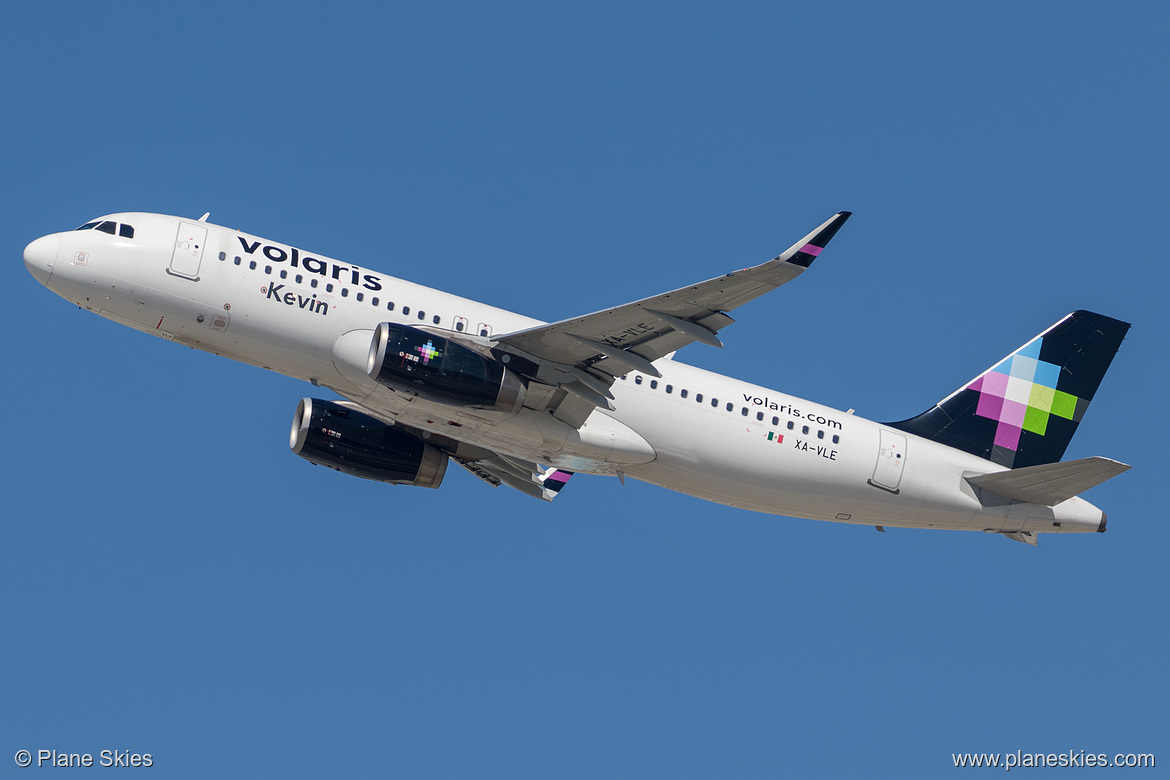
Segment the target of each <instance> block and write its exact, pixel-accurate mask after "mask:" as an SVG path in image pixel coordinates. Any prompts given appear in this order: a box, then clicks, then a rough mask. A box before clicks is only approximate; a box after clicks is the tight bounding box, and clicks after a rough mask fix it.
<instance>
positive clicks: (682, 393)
mask: <svg viewBox="0 0 1170 780" xmlns="http://www.w3.org/2000/svg"><path fill="white" fill-rule="evenodd" d="M678 395H679V398H686V397H687V389H686V388H685V387H684V388H683V389H682V390H679V391H678Z"/></svg>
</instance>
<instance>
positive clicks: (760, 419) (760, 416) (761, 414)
mask: <svg viewBox="0 0 1170 780" xmlns="http://www.w3.org/2000/svg"><path fill="white" fill-rule="evenodd" d="M756 419H757V420H759V421H760V422H763V421H764V413H763V412H756Z"/></svg>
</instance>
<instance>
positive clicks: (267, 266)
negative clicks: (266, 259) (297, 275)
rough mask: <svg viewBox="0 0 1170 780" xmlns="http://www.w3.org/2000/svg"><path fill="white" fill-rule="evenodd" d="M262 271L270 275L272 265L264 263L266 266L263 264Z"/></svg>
mask: <svg viewBox="0 0 1170 780" xmlns="http://www.w3.org/2000/svg"><path fill="white" fill-rule="evenodd" d="M264 273H266V274H268V275H269V276H271V275H272V266H270V265H266V266H264Z"/></svg>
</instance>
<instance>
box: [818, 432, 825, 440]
mask: <svg viewBox="0 0 1170 780" xmlns="http://www.w3.org/2000/svg"><path fill="white" fill-rule="evenodd" d="M817 438H818V439H823V438H825V432H824V431H817Z"/></svg>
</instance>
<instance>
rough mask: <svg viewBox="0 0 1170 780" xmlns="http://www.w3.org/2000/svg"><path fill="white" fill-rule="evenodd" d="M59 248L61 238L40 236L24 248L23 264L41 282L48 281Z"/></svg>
mask: <svg viewBox="0 0 1170 780" xmlns="http://www.w3.org/2000/svg"><path fill="white" fill-rule="evenodd" d="M60 249H61V239H60V238H59V237H57V236H55V235H52V236H41V237H40V238H38V239H37V240H36V241H33V242H32V243H31V244H29V245H28V246H26V247H25V248H24V265H25V267H26V268H28V272H29V273H30V274H32V275H33V278H34V279H36V280H37V281H38V282H40V283H41V284H48V283H49V277H50V276H52V275H53V264H54V263H56V262H57V252H58V251H59V250H60Z"/></svg>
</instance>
